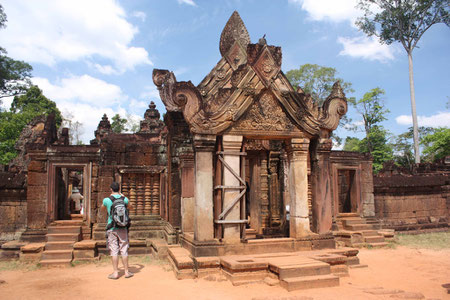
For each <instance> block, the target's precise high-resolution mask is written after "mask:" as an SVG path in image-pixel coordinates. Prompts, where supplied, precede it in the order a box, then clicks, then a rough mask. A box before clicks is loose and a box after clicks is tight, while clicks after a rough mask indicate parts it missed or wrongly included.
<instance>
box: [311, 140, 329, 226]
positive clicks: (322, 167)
mask: <svg viewBox="0 0 450 300" xmlns="http://www.w3.org/2000/svg"><path fill="white" fill-rule="evenodd" d="M331 147H332V142H331V140H330V139H319V141H318V143H317V146H316V149H315V155H314V157H313V161H312V163H311V178H312V181H313V203H312V215H313V224H312V226H313V230H314V232H317V233H326V232H328V231H330V230H331V226H332V215H333V214H332V203H331V202H332V197H331V175H330V174H331V170H330V151H331Z"/></svg>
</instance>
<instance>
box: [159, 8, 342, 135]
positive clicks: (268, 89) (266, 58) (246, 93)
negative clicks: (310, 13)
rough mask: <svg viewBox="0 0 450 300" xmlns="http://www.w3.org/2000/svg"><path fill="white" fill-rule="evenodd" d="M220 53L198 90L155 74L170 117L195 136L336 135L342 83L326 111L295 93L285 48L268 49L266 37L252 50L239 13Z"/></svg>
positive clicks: (225, 32) (161, 73)
mask: <svg viewBox="0 0 450 300" xmlns="http://www.w3.org/2000/svg"><path fill="white" fill-rule="evenodd" d="M219 49H220V53H221V54H222V59H221V60H220V61H219V62H218V63H217V65H216V66H215V67H214V68H213V69H212V70H211V72H210V73H209V74H208V75H207V76H206V77H205V78H204V79H203V80H202V82H200V84H199V85H198V86H197V87H195V86H194V85H193V84H192V82H190V81H188V82H185V81H182V82H177V80H176V78H175V75H174V74H173V72H170V71H168V70H159V69H154V70H153V82H154V83H155V85H156V86H157V87H158V90H159V93H160V97H161V100H162V101H163V103H164V104H165V106H166V109H167V111H169V112H182V113H183V116H184V118H185V120H186V122H187V124H188V125H189V128H190V130H191V132H192V133H198V134H214V135H217V134H221V133H224V132H225V131H227V132H229V133H231V134H233V132H234V133H235V134H245V132H246V128H248V130H249V132H250V131H251V133H255V134H256V135H258V132H259V131H260V132H261V134H269V135H277V134H279V136H301V135H302V134H306V135H308V136H319V135H321V134H322V135H323V133H325V134H327V132H331V131H332V130H334V129H336V127H337V125H338V124H339V120H340V118H341V117H342V116H343V115H344V114H345V113H346V112H347V101H346V99H345V95H344V93H343V91H342V88H341V87H340V85H339V83H338V82H337V83H335V84H334V85H333V91H332V93H331V94H330V96H328V98H327V100H326V101H325V103H324V104H323V106H322V107H321V108H319V107H317V105H316V104H315V102H314V101H312V99H311V96H310V95H305V94H304V93H303V92H302V91H301V90H299V92H297V91H295V90H294V88H293V87H292V85H291V84H290V83H289V81H288V80H287V78H286V76H285V75H284V74H283V72H282V71H281V56H282V55H281V48H280V47H275V46H269V45H267V43H266V40H265V38H264V37H263V38H261V39H260V40H259V42H258V43H257V44H251V42H250V37H249V34H248V32H247V29H246V28H245V25H244V23H243V22H242V19H241V18H240V16H239V14H238V13H237V12H236V11H235V12H234V13H233V14H232V16H231V17H230V19H229V20H228V22H227V24H226V25H225V28H224V29H223V31H222V34H221V38H220V45H219ZM268 103H269V104H270V105H269V106H270V107H267V108H266V109H262V108H260V109H258V107H262V106H263V105H267V104H268ZM261 109H262V110H261ZM267 109H269V110H270V111H268V110H267ZM261 118H263V119H264V120H263V121H261V120H262V119H261ZM267 118H269V119H268V120H265V119H267ZM258 120H259V121H260V122H262V123H261V124H259V125H258V124H256V123H257V122H258ZM255 122H256V123H255ZM247 124H249V125H247ZM255 124H256V125H255ZM257 125H258V126H257ZM268 128H270V129H272V130H270V133H267V130H268Z"/></svg>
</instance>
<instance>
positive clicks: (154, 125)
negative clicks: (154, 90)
mask: <svg viewBox="0 0 450 300" xmlns="http://www.w3.org/2000/svg"><path fill="white" fill-rule="evenodd" d="M159 118H160V114H159V111H158V110H157V109H156V105H155V103H154V102H153V101H151V102H150V105H149V106H148V109H147V110H146V111H145V114H144V120H142V121H141V123H140V130H139V132H142V133H160V132H161V130H162V128H163V127H164V123H163V121H161V120H160V119H159Z"/></svg>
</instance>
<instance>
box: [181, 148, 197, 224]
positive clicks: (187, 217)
mask: <svg viewBox="0 0 450 300" xmlns="http://www.w3.org/2000/svg"><path fill="white" fill-rule="evenodd" d="M180 167H181V230H182V231H183V232H193V231H194V208H195V202H194V181H195V180H194V153H193V152H192V151H191V152H186V153H182V154H180Z"/></svg>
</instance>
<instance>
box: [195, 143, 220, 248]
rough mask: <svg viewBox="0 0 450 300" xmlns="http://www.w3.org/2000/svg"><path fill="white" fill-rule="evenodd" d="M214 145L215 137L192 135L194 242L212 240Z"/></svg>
mask: <svg viewBox="0 0 450 300" xmlns="http://www.w3.org/2000/svg"><path fill="white" fill-rule="evenodd" d="M215 144H216V136H215V135H199V134H196V135H194V150H195V170H194V175H195V176H194V177H195V193H194V194H195V210H194V239H195V240H196V241H208V240H212V239H213V238H214V220H213V153H214V148H215Z"/></svg>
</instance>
